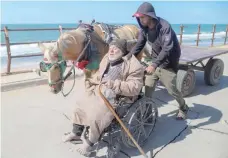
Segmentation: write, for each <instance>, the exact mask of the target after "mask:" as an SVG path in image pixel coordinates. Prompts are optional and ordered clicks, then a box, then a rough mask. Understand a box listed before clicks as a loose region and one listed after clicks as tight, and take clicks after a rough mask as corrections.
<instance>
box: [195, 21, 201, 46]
mask: <svg viewBox="0 0 228 158" xmlns="http://www.w3.org/2000/svg"><path fill="white" fill-rule="evenodd" d="M200 27H201V26H200V24H199V25H198V32H197V39H196V46H199V41H200V39H199V35H200V34H201V33H200Z"/></svg>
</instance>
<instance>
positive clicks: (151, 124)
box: [144, 123, 154, 126]
mask: <svg viewBox="0 0 228 158" xmlns="http://www.w3.org/2000/svg"><path fill="white" fill-rule="evenodd" d="M144 125H147V126H153V125H154V123H144Z"/></svg>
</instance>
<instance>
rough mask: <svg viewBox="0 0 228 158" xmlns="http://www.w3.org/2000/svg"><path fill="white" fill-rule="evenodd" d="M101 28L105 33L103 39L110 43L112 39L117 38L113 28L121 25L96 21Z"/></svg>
mask: <svg viewBox="0 0 228 158" xmlns="http://www.w3.org/2000/svg"><path fill="white" fill-rule="evenodd" d="M96 24H98V26H99V27H100V28H101V30H102V32H103V33H105V37H104V41H105V42H106V43H108V44H109V43H110V42H111V41H112V40H113V39H117V38H119V36H118V35H117V34H116V33H115V31H114V30H115V29H117V28H120V27H121V26H117V25H108V24H105V23H98V22H97V23H96Z"/></svg>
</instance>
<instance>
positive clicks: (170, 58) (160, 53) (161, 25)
mask: <svg viewBox="0 0 228 158" xmlns="http://www.w3.org/2000/svg"><path fill="white" fill-rule="evenodd" d="M140 14H145V15H148V16H150V17H151V18H153V20H155V21H156V23H157V24H156V27H155V28H154V29H153V30H151V29H149V28H148V27H144V26H143V25H142V24H141V23H140V20H139V18H138V15H140ZM133 16H136V19H137V22H138V24H139V26H140V32H139V36H138V41H137V44H136V45H135V46H134V47H133V48H132V50H131V54H134V55H138V54H139V53H140V52H141V50H142V49H143V48H144V46H145V44H146V42H148V43H149V44H150V45H151V46H152V54H151V57H152V58H153V59H155V60H154V61H153V63H152V65H153V66H154V67H155V68H156V67H161V68H164V69H172V70H173V71H174V72H177V70H178V63H179V58H180V55H181V49H180V45H179V42H178V39H177V36H176V34H175V32H174V31H173V29H172V27H171V25H170V24H169V23H168V22H167V21H166V20H164V19H162V18H160V17H157V16H156V13H155V10H154V7H153V6H152V5H151V4H150V3H148V2H144V3H143V4H142V5H140V7H139V8H138V10H137V12H136V13H135V14H134V15H133Z"/></svg>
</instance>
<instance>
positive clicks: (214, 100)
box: [1, 55, 228, 158]
mask: <svg viewBox="0 0 228 158" xmlns="http://www.w3.org/2000/svg"><path fill="white" fill-rule="evenodd" d="M221 57H222V58H223V60H224V62H225V63H226V65H225V66H226V67H225V70H224V76H223V78H222V79H221V83H220V84H219V85H217V86H214V87H209V86H206V85H205V84H204V81H203V74H202V73H200V72H197V82H196V84H197V86H196V89H195V91H194V93H193V94H192V95H191V96H190V97H188V98H186V101H187V103H188V104H189V106H190V107H191V112H190V113H189V119H187V120H186V121H176V120H175V119H174V112H175V110H176V109H177V104H176V102H175V101H174V100H173V99H172V98H171V97H170V96H169V95H168V94H167V92H166V90H164V89H163V87H159V88H158V89H157V92H156V93H155V96H154V97H155V98H157V99H156V100H157V103H159V104H160V105H159V120H158V123H157V127H156V129H155V131H154V133H153V134H152V135H151V137H150V140H149V141H148V142H147V144H146V145H145V146H144V150H145V151H146V152H147V151H149V150H150V149H152V148H153V149H154V154H156V155H155V157H156V158H171V157H172V158H174V157H175V158H183V157H184V158H193V157H203V158H227V157H228V150H227V146H228V106H227V103H228V98H227V97H228V95H227V94H228V64H227V63H228V55H223V56H221ZM71 83H72V82H69V84H68V85H67V86H66V88H68V89H69V88H70V86H71ZM82 88H83V83H82V80H80V79H79V80H78V81H77V82H76V85H75V89H74V91H73V92H72V93H71V94H70V95H69V96H68V97H67V98H64V97H63V96H62V95H61V93H60V94H58V95H54V94H52V93H50V91H49V88H48V86H47V85H43V86H36V87H29V88H24V89H19V90H14V91H8V92H2V105H1V110H2V130H1V131H2V136H1V138H2V158H15V157H17V158H81V157H83V156H80V155H78V154H77V152H76V151H75V150H74V149H75V148H74V146H75V145H74V144H70V143H62V142H61V137H62V136H63V134H64V133H65V132H68V131H70V130H71V122H70V121H69V120H68V118H67V117H70V115H71V110H72V108H73V107H74V105H75V98H77V97H80V91H81V89H82ZM66 116H67V117H66ZM123 150H124V151H125V152H126V153H128V154H129V155H130V156H131V157H134V158H136V157H142V156H141V155H140V154H139V153H138V151H137V150H129V149H126V148H123ZM104 153H105V148H104V149H102V150H101V152H99V154H98V155H99V156H100V157H101V156H102V155H104ZM119 157H120V158H124V157H126V156H123V155H120V156H119Z"/></svg>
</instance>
